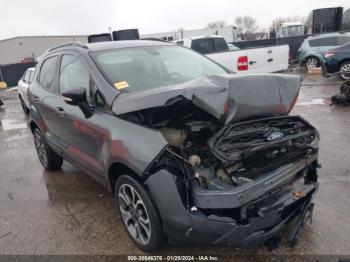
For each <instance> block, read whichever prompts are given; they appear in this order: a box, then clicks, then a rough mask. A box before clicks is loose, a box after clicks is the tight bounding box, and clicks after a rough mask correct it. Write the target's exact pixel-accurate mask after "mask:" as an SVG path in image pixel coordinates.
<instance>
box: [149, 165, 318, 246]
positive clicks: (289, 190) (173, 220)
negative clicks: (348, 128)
mask: <svg viewBox="0 0 350 262" xmlns="http://www.w3.org/2000/svg"><path fill="white" fill-rule="evenodd" d="M304 167H305V166H304ZM302 180H303V179H298V180H294V182H293V183H292V182H290V183H287V186H284V189H283V190H282V191H281V192H278V193H277V194H275V195H274V196H273V197H269V196H268V193H267V192H266V193H265V194H264V195H265V197H264V198H259V199H260V200H259V201H258V203H256V206H257V207H258V208H257V210H256V211H257V212H256V214H255V215H253V216H250V217H248V220H247V222H246V223H244V224H240V223H238V222H237V221H236V220H235V219H233V218H231V217H225V216H217V215H205V214H204V213H203V212H202V211H201V209H198V210H196V211H190V208H185V206H184V205H183V203H182V200H181V198H180V196H179V193H178V190H177V187H176V183H175V180H174V176H173V175H172V174H171V173H169V172H168V171H167V170H160V171H158V172H157V173H155V174H153V175H152V176H150V177H149V178H148V179H147V180H146V184H147V186H148V188H149V189H150V192H151V195H152V198H153V200H154V201H155V203H156V207H157V209H158V211H159V213H160V216H161V218H162V226H163V232H164V233H165V234H166V235H167V236H168V237H169V238H170V239H172V240H175V241H177V242H184V243H193V244H230V245H235V246H245V247H250V246H256V245H258V244H259V243H261V242H263V241H265V240H267V239H269V238H271V237H273V236H275V235H277V234H278V233H279V231H280V230H281V229H282V228H283V227H285V226H286V225H287V223H288V222H290V221H291V220H293V219H295V220H298V217H299V218H301V219H303V218H304V217H301V216H305V214H303V213H302V212H301V208H302V207H303V206H304V205H305V203H308V202H309V203H311V199H312V198H313V197H314V195H315V193H316V191H317V187H318V183H317V182H309V183H307V184H305V183H303V181H302ZM295 192H297V193H298V194H297V196H296V195H295ZM266 196H268V197H266ZM225 201H228V200H225V199H223V203H224V202H225ZM255 201H256V200H255ZM209 202H210V201H209ZM209 202H208V204H209V205H210V203H209ZM253 202H254V201H253ZM216 208H222V207H221V206H220V203H217V206H216Z"/></svg>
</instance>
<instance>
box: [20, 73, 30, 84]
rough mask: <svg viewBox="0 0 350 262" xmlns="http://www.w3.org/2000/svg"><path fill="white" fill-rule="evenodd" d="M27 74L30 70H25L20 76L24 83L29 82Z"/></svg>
mask: <svg viewBox="0 0 350 262" xmlns="http://www.w3.org/2000/svg"><path fill="white" fill-rule="evenodd" d="M29 75H30V71H26V72H25V73H24V75H23V77H22V80H23V82H24V83H28V82H29Z"/></svg>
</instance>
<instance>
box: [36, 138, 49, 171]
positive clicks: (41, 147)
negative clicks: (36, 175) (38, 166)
mask: <svg viewBox="0 0 350 262" xmlns="http://www.w3.org/2000/svg"><path fill="white" fill-rule="evenodd" d="M34 145H35V149H36V152H37V154H38V157H39V160H40V162H41V163H42V164H43V166H45V167H47V163H48V160H47V152H46V148H45V144H44V141H43V139H42V137H41V135H40V134H39V133H38V132H35V134H34Z"/></svg>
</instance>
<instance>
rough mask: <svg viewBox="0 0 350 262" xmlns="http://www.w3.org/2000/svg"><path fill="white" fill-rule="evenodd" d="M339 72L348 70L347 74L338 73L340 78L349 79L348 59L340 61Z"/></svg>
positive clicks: (349, 66) (349, 62) (349, 67)
mask: <svg viewBox="0 0 350 262" xmlns="http://www.w3.org/2000/svg"><path fill="white" fill-rule="evenodd" d="M339 72H349V74H340V75H339V77H340V78H341V79H342V80H349V79H350V61H346V62H344V63H342V65H341V66H340V69H339Z"/></svg>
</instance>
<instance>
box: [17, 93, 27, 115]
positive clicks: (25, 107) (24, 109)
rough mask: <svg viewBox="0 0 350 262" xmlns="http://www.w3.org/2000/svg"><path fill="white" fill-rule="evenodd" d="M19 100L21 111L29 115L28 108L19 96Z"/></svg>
mask: <svg viewBox="0 0 350 262" xmlns="http://www.w3.org/2000/svg"><path fill="white" fill-rule="evenodd" d="M19 100H20V101H21V106H22V109H23V112H24V113H25V114H26V115H28V114H29V109H28V107H27V106H26V104H25V103H24V101H23V98H22V97H21V96H19Z"/></svg>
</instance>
